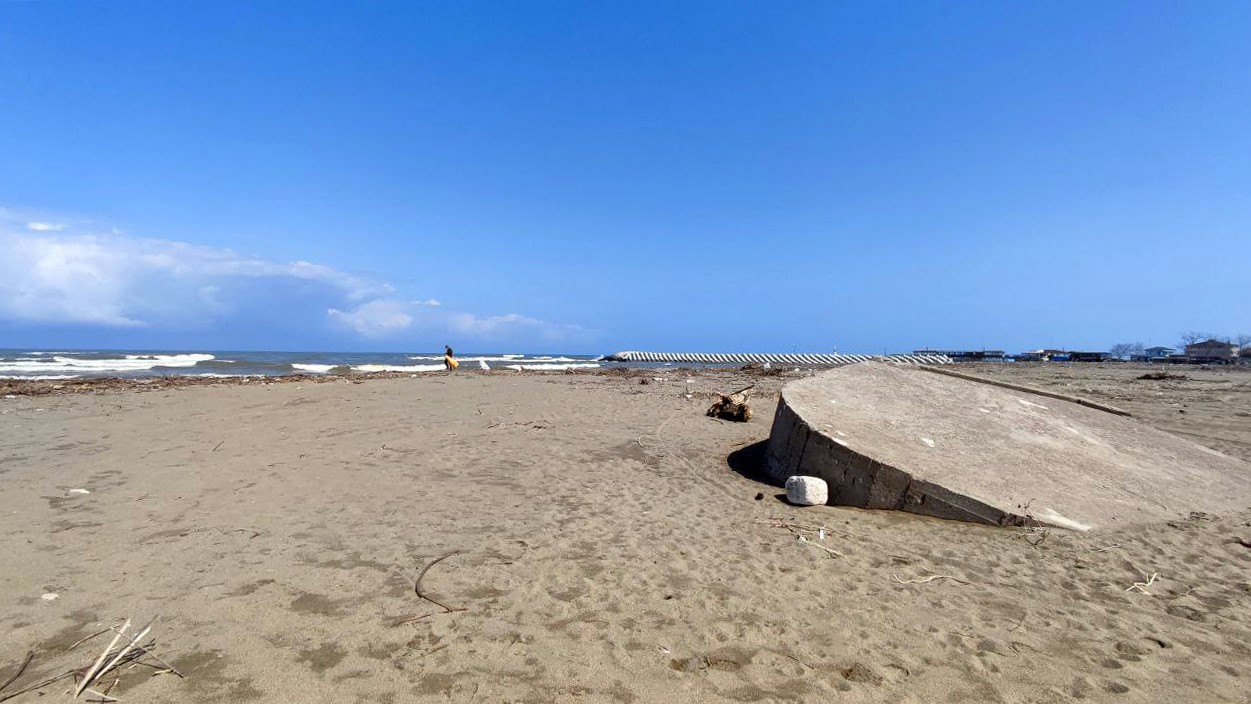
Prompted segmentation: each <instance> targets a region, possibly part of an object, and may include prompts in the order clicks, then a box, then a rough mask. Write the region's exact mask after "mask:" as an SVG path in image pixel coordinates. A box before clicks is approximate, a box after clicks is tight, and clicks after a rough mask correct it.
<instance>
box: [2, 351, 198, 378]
mask: <svg viewBox="0 0 1251 704" xmlns="http://www.w3.org/2000/svg"><path fill="white" fill-rule="evenodd" d="M211 359H213V355H211V354H154V355H130V354H128V355H126V356H125V357H114V358H108V359H82V358H80V357H61V356H58V357H52V358H51V359H49V360H39V361H33V360H23V361H14V362H0V373H12V372H17V373H27V374H40V373H58V372H139V371H147V370H149V369H156V368H157V367H194V366H195V365H197V364H199V363H200V362H207V361H209V360H211Z"/></svg>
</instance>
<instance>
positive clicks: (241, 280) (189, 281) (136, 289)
mask: <svg viewBox="0 0 1251 704" xmlns="http://www.w3.org/2000/svg"><path fill="white" fill-rule="evenodd" d="M75 222H76V223H77V224H75V225H74V227H73V229H72V231H70V232H63V231H61V230H62V229H63V228H62V226H60V225H55V224H54V223H55V221H54V220H48V221H46V222H45V221H44V219H43V218H41V219H40V220H39V221H37V222H36V221H32V218H31V217H30V216H29V215H28V216H26V217H25V218H22V217H20V215H18V214H17V213H15V212H14V211H11V210H6V209H4V208H2V207H0V252H2V253H3V256H0V320H8V321H17V322H24V323H36V324H87V325H100V326H111V327H131V328H133V327H149V328H154V329H160V328H162V327H165V326H169V325H175V326H177V325H188V324H190V325H198V324H202V323H204V322H205V321H210V320H226V319H229V318H230V316H232V315H235V314H237V313H240V311H241V309H243V308H249V309H251V310H250V314H251V315H252V319H256V316H257V315H260V316H261V319H262V320H263V319H266V318H265V316H281V317H282V318H291V319H301V320H304V321H309V324H316V322H315V321H317V320H319V319H320V320H323V321H328V322H330V323H332V324H333V325H334V326H335V327H338V328H339V329H342V330H348V331H351V332H352V333H353V334H356V335H359V336H362V337H368V338H387V337H391V338H394V337H399V336H401V335H404V334H406V333H407V334H409V335H414V334H417V333H421V334H423V335H439V336H442V335H445V334H446V335H449V336H451V338H452V339H469V340H472V341H473V342H474V343H482V344H489V343H492V342H497V341H498V342H510V343H511V342H514V341H516V342H525V341H536V342H537V341H543V342H557V341H563V340H570V339H575V338H584V337H586V336H587V332H588V331H586V330H584V329H583V328H580V327H578V326H575V325H559V324H552V323H548V322H545V321H542V320H539V319H537V318H532V317H529V316H525V315H520V314H517V313H511V314H508V315H488V316H479V315H475V314H473V313H468V312H463V311H455V310H447V307H446V306H444V304H443V303H442V302H441V301H439V300H437V299H435V298H428V299H424V300H423V299H409V298H406V297H405V298H401V297H399V296H397V295H396V293H397V292H396V291H395V289H394V287H392V286H391V285H389V284H386V283H384V282H379V281H375V280H372V279H369V278H366V277H362V276H357V275H354V274H349V273H347V272H344V271H340V270H338V269H335V268H334V267H330V266H326V265H324V264H316V263H313V262H307V261H302V260H301V261H293V262H279V261H273V260H269V259H262V258H259V257H253V256H248V255H244V254H240V253H238V252H235V251H232V250H229V249H222V248H216V247H205V246H201V245H194V244H190V243H187V242H177V241H172V240H160V239H143V238H137V237H131V236H128V235H126V234H124V233H122V232H121V231H119V230H116V229H111V228H110V229H108V230H100V231H99V232H89V231H85V230H84V227H85V225H84V223H83V222H81V221H75ZM87 225H89V223H88V224H87ZM322 315H325V316H326V317H325V318H321V317H320V316H322ZM301 316H302V317H301Z"/></svg>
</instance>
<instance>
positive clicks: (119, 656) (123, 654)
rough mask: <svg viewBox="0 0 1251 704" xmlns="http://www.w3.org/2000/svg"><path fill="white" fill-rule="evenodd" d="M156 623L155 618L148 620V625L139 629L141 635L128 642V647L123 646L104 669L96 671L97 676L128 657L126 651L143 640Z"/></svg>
mask: <svg viewBox="0 0 1251 704" xmlns="http://www.w3.org/2000/svg"><path fill="white" fill-rule="evenodd" d="M154 623H156V619H155V618H154V619H152V620H151V621H148V625H146V626H144V627H143V630H142V631H139V635H137V636H135V637H134V638H131V639H130V642H129V643H127V644H126V647H125V648H122V652H120V653H118V654H117V657H115V658H113V660H112V661H111V662H110V663H109V664H107V665H105V666H104V669H102V670H100V671H99V672H97V673H96V677H100V676H101V675H103V674H104V673H106V672H108V671H109V670H111V669H113V666H114V665H116V664H117V663H119V662H121V660H122V658H124V657H126V653H129V652H130V650H131V648H134V647H135V645H137V644H138V643H139V641H141V640H143V637H144V636H146V635H148V631H150V630H152V624H154Z"/></svg>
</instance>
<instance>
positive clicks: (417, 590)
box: [413, 552, 458, 613]
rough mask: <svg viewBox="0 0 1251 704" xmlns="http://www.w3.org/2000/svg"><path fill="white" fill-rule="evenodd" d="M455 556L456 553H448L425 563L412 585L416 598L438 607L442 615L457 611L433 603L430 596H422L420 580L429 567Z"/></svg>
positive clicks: (444, 605) (435, 602)
mask: <svg viewBox="0 0 1251 704" xmlns="http://www.w3.org/2000/svg"><path fill="white" fill-rule="evenodd" d="M456 554H458V553H456V552H449V553H448V554H446V555H443V556H440V557H436V558H435V559H433V560H431V561H430V562H427V563H426V566H425V567H423V568H421V573H420V574H418V575H417V581H416V582H414V583H413V592H415V593H416V594H417V596H419V597H421V598H422V599H425V600H426V601H428V602H430V603H431V604H434V605H435V606H437V607H439V608H440V609H443V612H444V613H452V612H453V611H457V610H458V609H454V608H452V607H450V606H448V605H446V604H441V603H439V602H437V601H435V600H434V599H431V598H430V596H429V595H428V594H423V593H422V591H421V578H422V577H425V576H426V573H427V572H429V571H430V568H431V567H434V566H435V565H437V564H439V563H440V562H442V561H444V560H446V559H447V558H449V557H451V556H453V555H456Z"/></svg>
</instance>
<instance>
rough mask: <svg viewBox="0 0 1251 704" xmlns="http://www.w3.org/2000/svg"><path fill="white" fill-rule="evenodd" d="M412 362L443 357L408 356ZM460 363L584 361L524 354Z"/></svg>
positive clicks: (467, 358)
mask: <svg viewBox="0 0 1251 704" xmlns="http://www.w3.org/2000/svg"><path fill="white" fill-rule="evenodd" d="M408 358H409V359H411V360H413V361H442V360H443V355H409V356H408ZM456 359H457V360H459V361H461V362H582V361H585V360H581V359H576V358H574V357H547V356H540V357H527V356H525V355H524V354H501V355H499V356H496V357H492V356H485V355H475V356H473V357H457V358H456Z"/></svg>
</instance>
